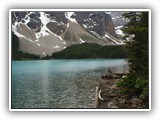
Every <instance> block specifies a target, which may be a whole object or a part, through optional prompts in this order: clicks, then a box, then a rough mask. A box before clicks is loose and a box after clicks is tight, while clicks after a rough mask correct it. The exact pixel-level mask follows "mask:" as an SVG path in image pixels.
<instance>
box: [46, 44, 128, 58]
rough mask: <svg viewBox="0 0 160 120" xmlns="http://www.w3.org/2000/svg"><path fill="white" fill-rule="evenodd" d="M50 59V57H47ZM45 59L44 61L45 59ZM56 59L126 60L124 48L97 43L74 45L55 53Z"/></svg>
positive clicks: (53, 55) (53, 56)
mask: <svg viewBox="0 0 160 120" xmlns="http://www.w3.org/2000/svg"><path fill="white" fill-rule="evenodd" d="M45 58H46V59H47V58H50V57H49V56H46V57H45ZM45 58H44V59H45ZM51 58H54V59H87V58H126V53H125V51H124V48H123V46H120V45H109V46H101V45H99V44H95V43H83V44H77V45H72V46H69V47H67V48H66V49H64V50H63V51H60V52H56V53H53V54H52V56H51Z"/></svg>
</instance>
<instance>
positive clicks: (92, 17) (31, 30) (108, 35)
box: [12, 11, 124, 56]
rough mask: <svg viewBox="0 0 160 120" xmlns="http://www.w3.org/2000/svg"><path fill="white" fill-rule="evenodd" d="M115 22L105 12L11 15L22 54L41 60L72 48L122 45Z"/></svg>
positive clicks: (16, 13) (21, 13) (14, 13)
mask: <svg viewBox="0 0 160 120" xmlns="http://www.w3.org/2000/svg"><path fill="white" fill-rule="evenodd" d="M112 20H113V18H111V16H110V15H109V14H107V13H105V12H55V11H54V12H43V11H42V12H15V11H14V12H12V31H13V32H14V34H15V35H16V36H17V37H18V38H19V43H20V44H19V50H21V51H23V52H28V53H32V54H37V55H41V56H45V55H50V54H52V53H53V52H57V51H61V50H63V49H65V48H66V47H68V46H70V45H73V44H82V43H85V42H88V43H98V44H100V45H121V44H124V40H120V39H117V38H116V28H115V25H114V24H113V22H112Z"/></svg>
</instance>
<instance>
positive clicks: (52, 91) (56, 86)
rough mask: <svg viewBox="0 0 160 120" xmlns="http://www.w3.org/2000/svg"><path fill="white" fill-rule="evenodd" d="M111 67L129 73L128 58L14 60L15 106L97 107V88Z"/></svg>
mask: <svg viewBox="0 0 160 120" xmlns="http://www.w3.org/2000/svg"><path fill="white" fill-rule="evenodd" d="M108 68H111V69H112V70H113V71H114V72H125V71H126V70H127V61H126V60H125V59H84V60H32V61H12V75H11V77H12V79H11V107H12V108H13V109H14V108H22V109H25V108H53V109H55V108H93V107H94V102H95V101H94V99H95V87H96V83H97V81H98V80H99V79H100V78H101V75H102V74H106V73H107V69H108Z"/></svg>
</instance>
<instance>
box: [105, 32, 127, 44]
mask: <svg viewBox="0 0 160 120" xmlns="http://www.w3.org/2000/svg"><path fill="white" fill-rule="evenodd" d="M104 37H106V38H109V39H110V40H112V41H113V43H115V44H116V45H122V44H124V43H123V42H122V41H121V42H120V43H119V42H117V41H116V40H115V39H113V38H112V37H110V36H109V35H108V34H107V33H106V34H105V36H104Z"/></svg>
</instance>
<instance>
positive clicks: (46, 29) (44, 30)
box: [35, 12, 50, 39]
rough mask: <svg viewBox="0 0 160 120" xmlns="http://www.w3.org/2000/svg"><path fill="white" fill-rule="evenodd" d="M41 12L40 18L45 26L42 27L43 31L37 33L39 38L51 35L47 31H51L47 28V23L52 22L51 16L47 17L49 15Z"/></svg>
mask: <svg viewBox="0 0 160 120" xmlns="http://www.w3.org/2000/svg"><path fill="white" fill-rule="evenodd" d="M39 13H40V17H39V18H40V20H41V21H42V24H43V26H42V27H41V31H40V32H38V33H35V36H36V38H37V39H39V38H40V37H41V36H42V37H44V36H49V33H48V32H47V31H50V30H49V29H48V28H47V26H46V25H47V24H48V23H49V22H50V20H49V18H47V16H46V15H45V13H44V12H39Z"/></svg>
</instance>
